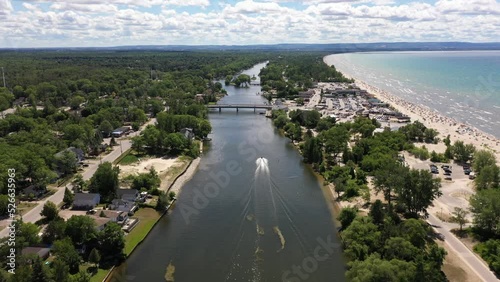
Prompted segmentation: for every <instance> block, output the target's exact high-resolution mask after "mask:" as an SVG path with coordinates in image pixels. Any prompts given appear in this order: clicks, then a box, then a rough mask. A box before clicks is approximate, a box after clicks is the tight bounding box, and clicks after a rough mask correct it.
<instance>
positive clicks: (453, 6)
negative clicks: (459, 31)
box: [436, 0, 500, 15]
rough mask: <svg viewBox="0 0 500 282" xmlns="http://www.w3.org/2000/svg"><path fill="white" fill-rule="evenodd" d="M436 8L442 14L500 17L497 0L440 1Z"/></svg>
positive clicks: (499, 4) (499, 7) (499, 6)
mask: <svg viewBox="0 0 500 282" xmlns="http://www.w3.org/2000/svg"><path fill="white" fill-rule="evenodd" d="M436 7H437V9H438V10H439V11H441V12H442V13H458V14H491V15H500V3H498V2H497V1H496V0H439V1H438V2H437V3H436Z"/></svg>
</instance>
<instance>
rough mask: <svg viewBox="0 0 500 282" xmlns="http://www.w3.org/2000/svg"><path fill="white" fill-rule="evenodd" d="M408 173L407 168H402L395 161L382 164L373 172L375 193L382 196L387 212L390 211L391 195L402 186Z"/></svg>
mask: <svg viewBox="0 0 500 282" xmlns="http://www.w3.org/2000/svg"><path fill="white" fill-rule="evenodd" d="M408 173H409V170H408V168H407V167H404V166H402V165H401V164H400V163H399V162H397V161H396V160H391V161H389V162H387V163H384V164H383V166H382V167H381V168H380V169H378V170H376V171H375V173H374V179H373V184H374V188H375V191H376V192H377V193H380V192H382V193H383V194H384V199H385V200H386V201H387V203H388V206H389V210H390V209H392V205H391V199H392V193H394V192H395V191H396V189H397V188H398V187H401V186H402V185H403V183H404V179H405V177H406V176H407V175H408Z"/></svg>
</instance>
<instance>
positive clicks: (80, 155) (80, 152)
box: [54, 147, 85, 163]
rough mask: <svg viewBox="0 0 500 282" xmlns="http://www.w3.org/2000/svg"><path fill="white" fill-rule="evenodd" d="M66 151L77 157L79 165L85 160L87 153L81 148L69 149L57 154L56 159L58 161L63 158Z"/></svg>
mask: <svg viewBox="0 0 500 282" xmlns="http://www.w3.org/2000/svg"><path fill="white" fill-rule="evenodd" d="M66 151H71V152H73V153H74V154H75V155H76V162H77V163H79V162H82V161H84V160H85V153H84V152H83V150H82V149H80V148H75V147H68V148H67V149H65V150H62V151H60V152H59V153H57V154H55V155H54V157H56V159H57V158H58V157H61V156H62V155H63V153H64V152H66Z"/></svg>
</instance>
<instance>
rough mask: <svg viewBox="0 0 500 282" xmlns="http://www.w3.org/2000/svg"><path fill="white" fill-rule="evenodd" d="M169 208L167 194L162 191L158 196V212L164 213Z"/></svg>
mask: <svg viewBox="0 0 500 282" xmlns="http://www.w3.org/2000/svg"><path fill="white" fill-rule="evenodd" d="M167 206H168V197H167V194H166V193H165V192H163V191H160V194H159V195H158V201H157V202H156V210H158V211H164V210H165V209H166V208H167Z"/></svg>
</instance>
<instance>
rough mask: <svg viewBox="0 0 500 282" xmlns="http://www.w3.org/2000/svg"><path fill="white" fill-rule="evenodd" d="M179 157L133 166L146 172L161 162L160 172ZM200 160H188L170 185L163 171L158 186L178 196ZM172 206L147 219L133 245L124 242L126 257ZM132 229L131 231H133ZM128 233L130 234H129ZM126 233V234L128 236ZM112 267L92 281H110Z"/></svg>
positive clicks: (148, 160)
mask: <svg viewBox="0 0 500 282" xmlns="http://www.w3.org/2000/svg"><path fill="white" fill-rule="evenodd" d="M179 159H180V158H175V159H174V160H172V159H167V160H165V159H161V158H155V159H147V160H143V161H141V162H140V163H139V164H137V165H135V166H134V167H137V168H138V169H139V170H141V169H142V170H143V172H142V173H146V172H147V171H149V169H150V168H151V167H154V164H156V165H158V164H161V168H163V170H162V169H160V171H162V172H164V171H165V172H168V169H167V168H165V166H166V165H168V164H170V166H169V167H170V168H171V166H172V164H174V163H175V162H176V161H178V160H179ZM200 161H201V157H198V158H196V159H194V160H191V161H189V163H188V164H187V167H186V168H185V169H183V170H180V171H178V173H177V175H176V176H175V177H174V181H173V183H171V184H170V185H168V184H166V175H165V173H163V175H164V177H161V178H162V179H161V181H162V184H160V187H162V186H163V187H166V189H163V191H166V192H167V193H168V192H170V191H173V192H175V193H176V195H177V196H178V195H179V194H180V192H181V191H182V187H183V186H184V185H185V184H186V182H187V181H189V180H190V179H191V178H192V177H193V176H194V174H195V173H196V170H197V169H198V165H199V164H200ZM148 165H150V166H151V167H149V168H148ZM155 169H157V167H155ZM160 190H161V189H160ZM172 206H173V204H170V205H168V206H167V209H166V210H165V211H164V212H163V213H162V214H160V215H159V216H158V217H157V218H154V219H153V220H149V221H148V222H147V224H144V225H143V226H142V227H143V228H145V229H143V230H140V233H141V234H142V238H139V239H138V240H134V244H133V245H130V244H128V245H127V244H126V245H127V246H126V247H127V250H125V252H126V256H127V258H128V257H129V256H130V255H132V253H133V252H134V250H136V249H137V247H138V246H139V245H140V244H141V243H142V242H144V240H146V238H147V236H148V235H149V233H150V232H151V230H153V228H154V227H155V226H156V224H158V222H159V221H160V220H161V219H162V218H163V216H164V215H165V214H167V213H168V211H169V210H170V208H171V207H172ZM140 226H141V225H138V226H137V227H136V228H135V229H134V230H136V229H137V228H139V227H140ZM134 230H132V232H133V231H134ZM129 235H130V234H129ZM129 235H127V236H129ZM114 269H115V267H113V268H111V269H110V270H109V271H108V273H107V274H106V276H104V278H103V279H102V280H101V279H100V277H103V275H102V272H101V273H100V275H99V273H98V275H95V276H93V277H92V279H91V281H94V282H98V281H99V282H100V281H102V282H106V281H112V279H113V277H114V276H113V272H114Z"/></svg>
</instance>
